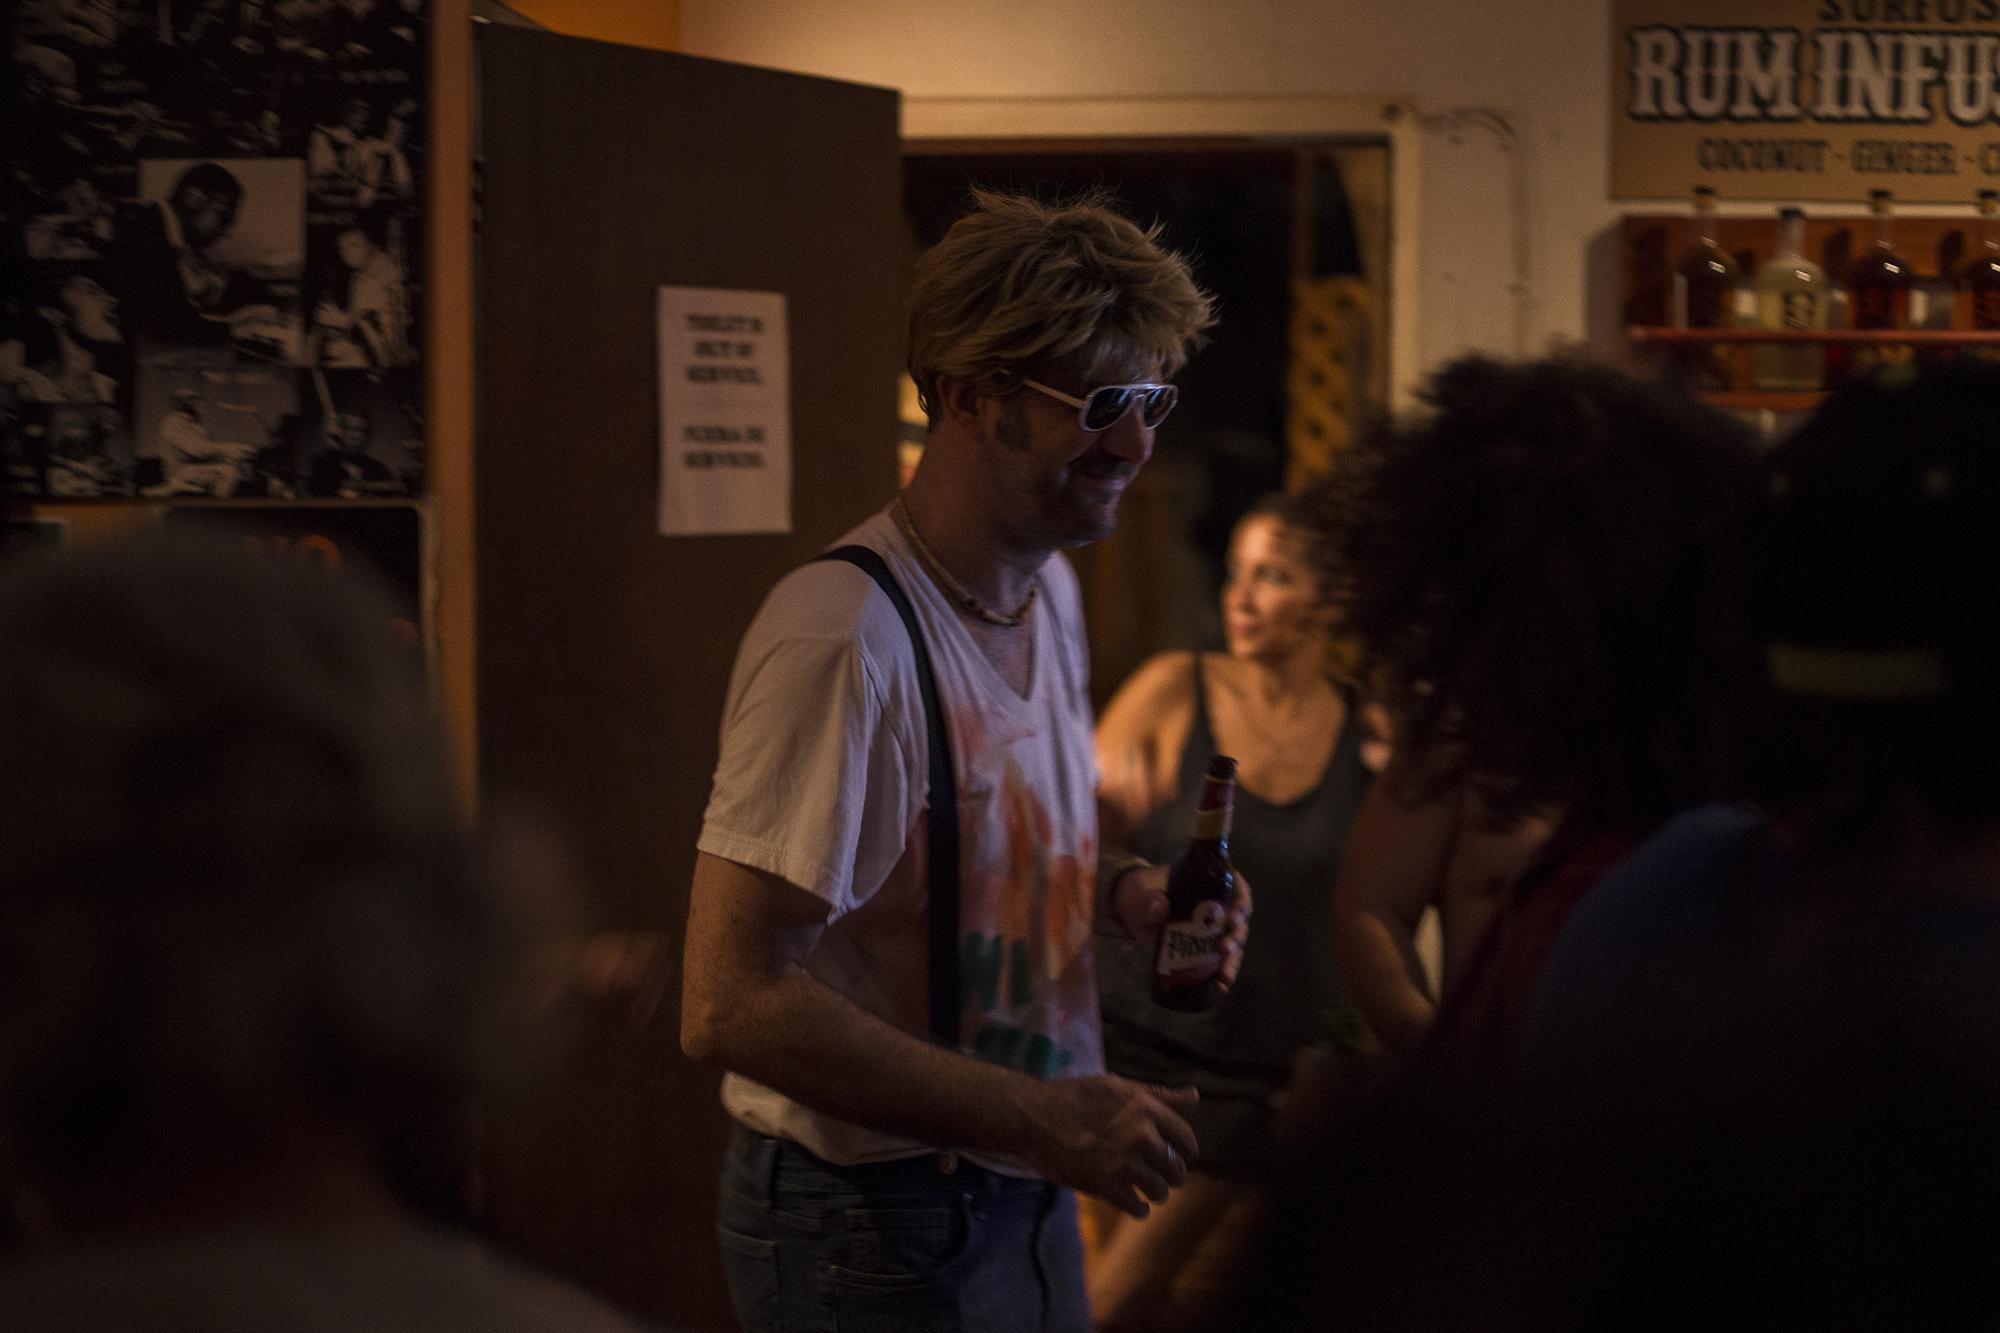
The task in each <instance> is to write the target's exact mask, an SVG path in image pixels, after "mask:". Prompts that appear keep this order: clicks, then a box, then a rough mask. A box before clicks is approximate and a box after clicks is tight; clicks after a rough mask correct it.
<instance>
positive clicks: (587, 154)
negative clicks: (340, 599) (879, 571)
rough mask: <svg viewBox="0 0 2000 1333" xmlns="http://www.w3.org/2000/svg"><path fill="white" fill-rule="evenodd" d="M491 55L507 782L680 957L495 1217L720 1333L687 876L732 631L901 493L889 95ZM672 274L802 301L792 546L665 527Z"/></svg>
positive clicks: (495, 738)
mask: <svg viewBox="0 0 2000 1333" xmlns="http://www.w3.org/2000/svg"><path fill="white" fill-rule="evenodd" d="M477 54H478V58H479V66H480V68H479V78H478V89H479V94H480V98H481V107H480V113H479V119H478V124H479V133H480V139H481V143H482V153H483V158H484V161H483V180H484V186H483V192H482V197H481V200H480V214H481V219H482V220H481V230H480V237H479V252H480V253H479V284H478V301H479V309H478V315H477V338H478V376H479V380H478V383H479V390H478V426H477V435H476V442H475V452H474V468H475V494H476V497H477V504H476V514H475V519H476V532H475V544H476V551H477V557H476V559H477V592H478V672H479V710H478V711H479V749H480V758H481V779H482V787H483V791H484V793H485V796H486V798H487V800H488V801H489V802H491V801H493V800H494V799H495V798H496V797H497V796H503V795H507V794H524V795H526V796H528V797H529V798H531V799H532V800H533V801H535V802H537V803H539V804H540V806H541V807H542V808H543V809H544V810H546V811H547V812H548V813H549V814H550V815H551V816H552V819H553V822H554V824H555V825H556V827H557V829H558V830H559V832H560V833H561V834H562V836H563V837H564V838H565V839H566V840H567V841H568V843H569V845H570V848H571V851H572V852H573V854H574V859H575V860H576V862H577V863H578V866H579V867H580V869H581V871H582V878H583V882H584V888H585V896H586V899H587V902H588V906H589V910H590V913H591V916H592V919H593V924H594V925H596V926H599V927H602V928H609V929H618V930H627V931H634V932H639V933H640V934H641V936H642V937H644V936H648V935H652V934H654V933H657V935H658V938H659V942H660V943H661V945H662V946H663V947H662V950H661V959H662V962H661V964H660V966H659V967H658V968H656V969H655V970H654V971H653V972H652V973H651V974H650V975H649V976H647V977H646V978H645V980H644V983H643V985H642V986H641V987H640V992H639V993H640V995H641V998H642V999H644V1000H645V1001H647V1002H646V1003H643V1004H641V1005H639V1006H637V1007H636V1008H634V1007H632V1006H630V1005H626V1004H623V1003H621V1002H619V1001H620V999H621V997H619V996H613V997H612V998H611V999H609V1000H598V1001H590V1000H576V1001H573V1002H572V1003H570V1004H569V1005H568V1006H566V1007H565V1008H564V1010H563V1011H562V1015H561V1016H562V1018H563V1019H564V1020H565V1022H566V1025H567V1030H568V1031H569V1032H570V1034H571V1036H572V1037H573V1038H574V1040H572V1042H571V1043H570V1045H569V1047H568V1049H567V1055H566V1058H565V1060H564V1062H563V1063H562V1065H561V1067H560V1069H558V1070H557V1071H556V1072H555V1073H553V1074H551V1075H550V1076H548V1077H545V1078H544V1079H543V1080H541V1081H540V1082H539V1083H538V1084H537V1086H536V1087H535V1088H534V1089H533V1090H532V1091H531V1093H530V1094H529V1095H527V1096H525V1097H524V1098H523V1099H522V1100H521V1102H520V1103H519V1104H518V1105H511V1106H508V1107H502V1108H496V1109H495V1110H494V1111H493V1112H492V1114H491V1115H490V1116H489V1117H488V1124H487V1126H486V1131H485V1132H486V1136H487V1143H488V1148H487V1158H488V1160H487V1165H486V1172H485V1178H484V1179H485V1198H484V1200H483V1202H482V1212H483V1215H484V1217H485V1219H486V1221H487V1224H488V1226H489V1227H490V1228H491V1229H492V1230H493V1231H494V1233H495V1234H497V1235H498V1236H500V1237H501V1238H502V1239H503V1240H506V1241H508V1242H509V1243H510V1244H512V1245H514V1246H516V1247H517V1248H519V1249H520V1250H522V1251H523V1252H525V1253H526V1254H528V1255H529V1256H530V1257H531V1258H534V1259H537V1260H539V1261H541V1262H543V1263H545V1264H550V1265H553V1266H555V1267H558V1268H560V1269H562V1270H563V1271H566V1272H568V1273H570V1274H571V1275H573V1276H575V1277H578V1278H580V1279H582V1280H584V1281H586V1282H588V1283H590V1284H591V1285H593V1286H595V1287H597V1288H598V1289H600V1290H602V1291H604V1292H606V1293H607V1294H609V1295H611V1296H612V1297H613V1298H615V1299H618V1300H621V1301H623V1302H624V1303H626V1304H627V1305H629V1306H631V1307H632V1308H634V1309H635V1310H638V1311H640V1312H642V1313H645V1314H648V1315H650V1316H653V1317H655V1318H661V1319H664V1320H666V1321H668V1322H671V1323H675V1324H679V1325H681V1326H685V1327H690V1328H726V1327H731V1326H733V1325H732V1323H731V1321H730V1319H729V1316H728V1312H727V1306H726V1303H725V1300H724V1296H723V1293H722V1286H721V1278H720V1271H719V1260H718V1257H717V1253H716V1246H715V1240H714V1232H713V1217H714V1212H713V1200H714V1182H715V1171H716V1166H717V1162H718V1155H719V1152H720V1149H721V1143H722V1136H723V1130H724V1121H723V1116H722V1113H721V1110H720V1108H719V1106H718V1105H717V1103H716V1100H715V1084H716V1075H715V1072H714V1071H713V1070H708V1069H701V1068H697V1067H694V1066H692V1065H690V1064H689V1063H688V1062H687V1061H686V1060H685V1059H683V1057H682V1056H681V1055H680V1052H679V1049H678V1046H677V1044H676V1040H675V1029H676V1027H677V1024H678V1019H679V1012H678V1009H679V1005H678V995H679V984H678V968H679V949H680V932H681V928H682V923H683V920H684V918H685V915H686V910H687V883H688V874H689V869H690V867H691V865H692V863H693V859H694V842H695V836H696V833H697V830H698V827H699V823H700V816H701V810H702V806H703V803H704V801H705V799H706V795H707V790H708V783H709V776H710V773H711V771H712V769H713V767H714V762H715V744H716V727H717V722H718V718H719V715H720V709H721V704H722V697H723V691H724V687H725V685H726V683H727V679H728V675H729V669H730V664H731V659H732V657H733V654H734V651H735V646H736V643H737V640H738V639H739V637H740V636H741V635H742V632H743V630H744V628H745V627H746V625H747V624H748V623H749V620H750V617H751V615H752V613H753V612H754V611H755V609H756V607H757V604H758V601H759V599H760V598H761V596H762V595H763V593H764V590H765V589H766V588H767V587H769V585H770V584H771V583H772V582H773V581H774V580H775V579H776V578H777V577H778V576H779V575H780V574H781V573H782V572H783V571H785V570H786V569H788V568H790V567H791V566H793V565H795V564H797V563H799V562H801V561H803V560H805V559H807V558H809V557H810V556H811V555H812V554H813V553H814V552H815V551H816V550H818V549H819V548H820V547H822V546H824V545H825V544H827V543H828V542H829V541H830V540H831V539H832V538H834V537H837V536H838V535H839V534H840V533H841V532H842V531H843V530H845V529H846V528H847V527H849V526H851V525H852V524H853V523H855V522H856V521H858V520H859V519H860V518H862V517H863V516H865V515H866V514H867V513H868V512H869V511H870V510H872V509H874V508H875V507H877V506H879V505H880V504H882V503H883V502H884V501H885V500H886V499H887V497H888V496H889V494H890V493H891V489H892V488H893V486H894V485H895V480H896V439H897V431H898V427H897V420H896V375H897V370H898V366H899V363H900V358H901V344H902V328H901V310H902V298H903V287H904V284H905V281H906V276H907V275H906V272H905V270H906V268H907V264H908V257H907V252H908V243H907V241H906V238H905V233H904V225H903V222H902V216H901V199H900V179H899V175H898V172H899V157H898V153H899V146H898V142H897V109H898V108H897V96H896V94H895V93H894V92H893V91H891V90H889V89H882V88H868V87H861V86H858V85H853V84H842V83H835V82H831V81H828V80H823V79H813V78H806V77H802V76H797V75H791V74H783V73H778V72H775V71H769V70H759V69H750V68H745V67H741V66H734V65H727V64H722V63H718V62H715V61H709V60H700V59H695V58H692V57H686V56H677V55H670V54H664V53H660V52H655V51H647V50H641V49H638V48H634V47H623V46H614V45H609V44H605V43H600V42H592V41H584V40H580V39H576V38H568V37H559V36H556V35H553V34H550V33H543V32H535V31H531V30H527V29H520V28H511V27H499V26H494V27H488V28H485V29H483V30H482V31H481V35H480V40H479V44H478V52H477ZM662 284H669V285H679V286H696V287H719V288H733V289H747V290H754V291H774V292H782V293H784V294H785V296H786V297H787V298H788V301H789V316H790V326H791V340H790V341H791V356H790V374H791V386H792V387H791V421H792V439H793V469H794V472H793V523H794V530H793V531H792V532H791V533H789V534H787V535H783V536H722V537H673V538H668V537H662V536H660V535H658V533H657V532H656V530H655V513H656V490H657V485H658V480H657V479H658V469H659V462H658V459H659V442H658V438H657V437H658V425H657V418H658V402H659V399H658V386H657V378H658V369H657V366H658V362H657V350H656V344H657V339H656V334H655V327H654V321H655V301H656V291H657V289H658V287H659V286H661V285H662ZM654 999H657V1000H658V1001H659V1003H658V1004H657V1005H653V1004H652V1003H651V1001H652V1000H654Z"/></svg>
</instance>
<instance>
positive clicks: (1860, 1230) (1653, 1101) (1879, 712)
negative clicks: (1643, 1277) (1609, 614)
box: [1527, 361, 2000, 1327]
mask: <svg viewBox="0 0 2000 1333" xmlns="http://www.w3.org/2000/svg"><path fill="white" fill-rule="evenodd" d="M1996 438H2000V369H1996V368H1995V367H1994V366H1992V365H1990V364H1986V363H1981V362H1972V361H1968V362H1965V363H1962V364H1955V365H1949V366H1943V367H1936V368H1924V369H1921V370H1913V369H1909V368H1899V369H1897V370H1894V371H1885V372H1879V373H1878V374H1877V375H1876V376H1875V377H1873V378H1870V379H1867V380H1864V381H1862V382H1859V383H1857V384H1854V385H1851V386H1849V387H1847V388H1845V389H1843V390H1841V391H1840V392H1838V393H1837V394H1835V395H1834V396H1833V397H1832V398H1830V399H1828V400H1827V401H1826V402H1825V403H1824V404H1823V405H1822V406H1821V407H1820V408H1819V410H1818V411H1817V412H1815V413H1814V415H1813V416H1812V417H1811V418H1810V419H1809V420H1808V421H1807V422H1806V423H1805V425H1803V426H1802V427H1801V428H1800V429H1799V431H1798V432H1797V433H1796V434H1795V435H1794V436H1793V437H1792V438H1791V439H1790V440H1788V441H1786V442H1785V443H1784V444H1783V445H1782V446H1781V447H1780V448H1779V449H1778V450H1777V451H1776V452H1775V453H1774V454H1773V455H1772V456H1771V458H1770V459H1769V461H1768V464H1767V466H1766V468H1765V481H1766V486H1765V494H1764V496H1763V500H1762V504H1761V509H1760V513H1759V518H1758V524H1757V533H1756V541H1755V544H1754V546H1753V548H1752V554H1753V575H1754V586H1755V588H1756V605H1757V611H1758V615H1757V622H1756V623H1757V629H1758V634H1759V639H1760V641H1761V646H1762V648H1763V653H1764V662H1765V667H1766V671H1767V673H1768V680H1769V685H1770V688H1771V692H1772V696H1773V704H1772V725H1771V727H1770V731H1769V734H1768V736H1767V738H1766V739H1765V741H1764V744H1763V745H1762V746H1761V747H1760V749H1761V753H1760V755H1759V761H1760V762H1759V764H1758V768H1757V772H1758V777H1759V781H1758V785H1757V795H1758V798H1759V799H1758V803H1757V805H1756V806H1754V807H1751V806H1733V805H1720V804H1718V805H1710V806H1706V807H1704V808H1701V809H1698V810H1694V811H1691V812H1688V813H1687V814H1685V815H1683V816H1682V817H1681V818H1679V819H1677V820H1675V821H1674V822H1673V823H1672V824H1670V825H1669V826H1668V827H1667V828H1666V829H1664V830H1662V831H1661V832H1660V834H1659V835H1658V836H1657V837H1655V838H1654V839H1653V840H1652V841H1651V842H1649V843H1648V844H1647V845H1646V846H1645V847H1644V848H1643V849H1641V850H1640V851H1639V852H1638V853H1637V854H1636V855H1635V856H1634V857H1633V858H1632V859H1631V860H1630V861H1629V862H1628V863H1627V864H1626V865H1624V866H1622V867H1620V869H1619V870H1618V871H1616V872H1615V873H1613V874H1612V875H1610V876H1609V877H1607V878H1606V880H1605V881H1604V883H1603V884H1602V885H1601V886H1600V887H1599V888H1598V889H1597V891H1596V892H1594V893H1593V894H1592V895H1591V896H1590V897H1589V898H1587V899H1586V900H1585V901H1584V902H1583V904H1582V905H1581V906H1580V907H1579V908H1578V909H1577V912H1576V913H1575V916H1574V917H1573V919H1572V920H1571V922H1570V925H1569V927H1568V928H1567V929H1566V930H1565V932H1564V934H1563V936H1562V938H1561V941H1560V943H1559V945H1558V947H1557V949H1556V951H1555V954H1554V956H1553V958H1552V959H1551V961H1550V964H1549V968H1548V972H1547V975H1546V976H1545V978H1544V980H1543V984H1542V987H1541V990H1540V992H1539V994H1538V995H1537V997H1536V1000H1535V1005H1534V1012H1533V1022H1532V1025H1531V1029H1530V1042H1529V1048H1528V1068H1527V1076H1528V1083H1527V1088H1528V1090H1529V1091H1531V1092H1533V1093H1534V1094H1536V1095H1537V1096H1539V1097H1541V1098H1543V1099H1545V1100H1548V1101H1550V1102H1553V1103H1555V1104H1557V1105H1560V1106H1564V1107H1570V1108H1574V1112H1575V1114H1576V1115H1578V1116H1579V1117H1586V1116H1587V1117H1590V1118H1593V1119H1597V1120H1601V1121H1604V1122H1607V1123H1612V1124H1616V1125H1620V1126H1622V1127H1624V1128H1625V1130H1626V1137H1627V1140H1628V1142H1629V1143H1630V1144H1631V1145H1632V1146H1633V1149H1634V1150H1635V1151H1637V1152H1640V1153H1643V1154H1644V1155H1645V1156H1646V1157H1647V1158H1649V1159H1651V1160H1653V1161H1655V1162H1658V1163H1663V1164H1669V1165H1662V1166H1661V1167H1659V1168H1658V1169H1656V1170H1654V1171H1653V1172H1651V1173H1650V1174H1649V1175H1648V1176H1647V1177H1646V1178H1644V1179H1643V1180H1642V1182H1641V1185H1642V1186H1643V1192H1635V1195H1634V1197H1635V1199H1637V1200H1639V1201H1641V1203H1642V1206H1645V1207H1647V1208H1649V1209H1650V1210H1651V1211H1653V1212H1655V1213H1656V1214H1657V1215H1658V1216H1660V1217H1663V1218H1664V1217H1676V1216H1678V1217H1683V1218H1696V1217H1699V1218H1700V1219H1702V1221H1701V1225H1700V1227H1699V1228H1698V1229H1695V1230H1691V1231H1690V1232H1689V1233H1688V1235H1687V1236H1684V1237H1682V1238H1681V1239H1680V1241H1679V1243H1678V1245H1677V1247H1676V1253H1677V1254H1678V1255H1679V1256H1680V1257H1681V1258H1682V1259H1683V1260H1685V1261H1686V1262H1687V1264H1688V1265H1689V1266H1690V1268H1691V1270H1692V1271H1699V1272H1704V1273H1707V1274H1710V1275H1713V1276H1712V1279H1711V1282H1710V1283H1707V1284H1704V1285H1702V1286H1700V1287H1698V1288H1697V1289H1696V1290H1695V1291H1694V1292H1693V1293H1690V1294H1689V1296H1688V1297H1687V1299H1686V1300H1685V1301H1684V1302H1683V1303H1681V1304H1679V1305H1678V1306H1674V1307H1669V1309H1670V1311H1672V1312H1676V1313H1679V1314H1681V1315H1683V1316H1685V1317H1684V1319H1683V1322H1682V1324H1681V1326H1682V1327H1693V1326H1698V1325H1701V1324H1704V1323H1706V1322H1707V1321H1708V1315H1709V1312H1710V1311H1711V1310H1712V1309H1713V1308H1714V1307H1713V1306H1712V1305H1710V1304H1709V1303H1708V1301H1707V1298H1710V1297H1712V1296H1713V1295H1714V1294H1715V1293H1716V1291H1717V1290H1718V1287H1717V1286H1716V1285H1714V1284H1715V1283H1719V1282H1724V1281H1727V1282H1732V1283H1734V1284H1736V1285H1739V1286H1742V1287H1744V1288H1749V1289H1754V1290H1756V1291H1758V1292H1759V1293H1761V1295H1760V1299H1759V1303H1758V1304H1756V1305H1753V1306H1749V1307H1739V1308H1748V1309H1751V1310H1762V1311H1764V1312H1767V1313H1769V1314H1770V1315H1771V1316H1772V1317H1773V1319H1774V1321H1775V1320H1776V1319H1777V1318H1778V1316H1779V1315H1780V1314H1782V1315H1783V1316H1784V1317H1785V1318H1786V1319H1797V1318H1798V1317H1799V1316H1800V1314H1801V1313H1803V1314H1804V1315H1806V1316H1807V1319H1808V1322H1817V1323H1819V1325H1820V1326H1822V1327H1824V1326H1828V1323H1827V1322H1826V1320H1825V1318H1823V1317H1820V1316H1823V1315H1834V1316H1837V1318H1838V1319H1839V1320H1840V1321H1843V1322H1846V1323H1848V1324H1849V1325H1851V1326H1873V1327H1890V1326H1902V1327H1947V1326H1953V1325H1955V1324H1963V1323H1965V1322H1967V1321H1966V1320H1965V1316H1966V1315H1968V1314H1972V1315H1973V1319H1972V1322H1977V1323H1987V1322H1990V1320H1991V1293H1990V1283H1989V1281H1988V1274H1989V1272H1990V1267H1991V1264H1990V1255H1991V1252H1992V1247H1993V1245H1994V1244H1996V1243H2000V1220H1996V1217H1995V1214H1994V1210H1993V1207H1992V1200H1993V1197H1994V1195H1995V1193H1996V1191H2000V1169H1996V1164H1995V1161H1994V1157H1993V1151H1992V1145H1993V1142H1994V1140H1995V1138H1996V1136H2000V968H1996V965H1995V960H1996V958H2000V579H1996V577H1995V570H1996V568H2000V453H1996V452H1995V449H1994V441H1995V439H1996ZM1975 1312H1976V1313H1975Z"/></svg>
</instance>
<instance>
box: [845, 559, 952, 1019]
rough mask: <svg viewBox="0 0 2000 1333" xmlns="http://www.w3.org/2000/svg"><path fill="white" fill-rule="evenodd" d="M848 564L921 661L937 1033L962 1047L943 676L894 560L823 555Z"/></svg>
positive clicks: (933, 1013)
mask: <svg viewBox="0 0 2000 1333" xmlns="http://www.w3.org/2000/svg"><path fill="white" fill-rule="evenodd" d="M819 558H820V559H821V560H845V561H846V562H847V563H848V564H850V565H854V566H855V567H857V568H859V569H860V570H861V571H862V572H863V573H865V574H867V575H868V577H870V578H872V579H874V580H875V582H876V584H877V585H878V586H879V587H880V588H881V589H882V591H883V592H885V593H887V594H888V596H889V601H890V602H891V603H892V604H893V605H894V606H895V608H896V614H897V615H899V616H901V617H902V618H903V628H905V629H907V630H908V631H909V632H910V647H911V649H912V650H913V651H914V652H915V654H916V659H917V687H918V691H919V693H921V694H922V695H923V700H924V740H925V748H926V750H928V752H929V754H930V770H931V771H930V847H929V855H928V857H927V858H926V859H927V860H928V862H929V865H930V896H929V902H928V915H929V918H930V974H931V1035H932V1036H933V1037H935V1038H937V1039H938V1040H939V1041H941V1042H943V1043H945V1044H946V1045H947V1046H957V1045H958V1010H959V993H958V783H957V780H956V779H955V778H954V777H953V776H952V767H951V736H950V733H949V732H947V731H946V730H945V725H944V705H943V704H942V703H941V702H940V701H939V699H938V691H937V677H936V675H935V674H933V673H932V671H931V654H930V649H929V648H927V647H926V646H925V644H924V634H923V629H922V628H921V627H920V626H919V625H918V624H917V609H916V608H915V607H914V606H912V605H910V598H909V595H908V594H906V593H905V592H904V591H903V585H902V584H900V583H898V582H896V576H895V575H894V574H892V573H890V572H889V565H888V562H886V561H884V560H883V559H882V557H881V556H880V555H878V554H877V553H876V552H874V551H872V550H870V549H869V548H867V547H866V546H840V547H835V548H834V549H833V550H831V551H828V552H827V553H826V554H824V555H822V556H820V557H819Z"/></svg>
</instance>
